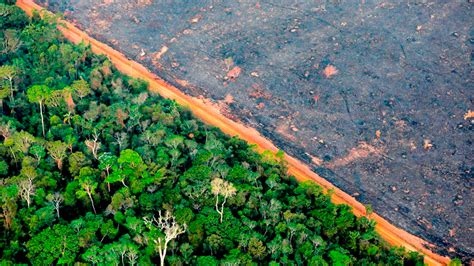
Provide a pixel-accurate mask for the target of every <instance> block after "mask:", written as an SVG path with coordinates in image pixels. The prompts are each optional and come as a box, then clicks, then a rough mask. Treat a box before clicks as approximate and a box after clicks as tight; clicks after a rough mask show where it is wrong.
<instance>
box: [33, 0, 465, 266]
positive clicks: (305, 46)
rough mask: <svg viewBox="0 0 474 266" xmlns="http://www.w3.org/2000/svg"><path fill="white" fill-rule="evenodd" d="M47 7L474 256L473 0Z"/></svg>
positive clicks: (71, 0)
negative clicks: (469, 114)
mask: <svg viewBox="0 0 474 266" xmlns="http://www.w3.org/2000/svg"><path fill="white" fill-rule="evenodd" d="M40 2H41V1H40ZM44 2H48V1H47V0H43V4H45V3H44ZM397 2H404V3H397ZM441 2H443V3H441ZM47 4H49V8H50V9H51V10H53V11H61V12H64V13H65V15H66V18H67V19H69V20H71V21H73V22H74V23H76V24H77V25H78V26H79V27H81V28H83V29H84V30H85V31H87V32H88V33H90V34H91V35H92V36H94V37H96V38H98V39H99V40H101V41H103V42H106V43H108V44H110V45H111V46H113V47H114V48H116V49H118V50H120V51H122V52H123V53H125V54H126V55H127V56H129V57H130V58H132V59H135V60H137V61H139V62H141V63H143V64H145V65H147V66H148V67H149V68H150V69H152V70H153V71H154V72H155V73H157V74H158V75H159V76H161V77H163V78H164V79H165V80H167V81H169V82H170V83H172V84H174V85H176V86H177V87H178V88H180V89H182V90H183V91H184V92H186V93H188V94H191V95H193V96H199V95H202V96H203V97H205V98H210V99H212V100H213V101H215V102H216V103H218V104H219V106H220V107H221V108H222V111H223V112H224V113H226V114H227V115H228V116H230V117H233V118H234V119H236V120H239V121H241V122H243V123H245V124H248V125H250V126H252V127H255V128H257V129H258V130H259V131H260V132H261V133H262V134H263V135H265V136H266V137H268V138H269V139H271V140H272V141H273V142H274V143H275V144H276V145H277V146H278V147H279V148H281V149H283V150H285V151H286V152H288V153H289V154H291V155H293V156H295V157H297V158H299V159H301V160H303V161H305V162H307V163H309V164H310V165H312V166H313V169H314V170H315V171H316V172H317V173H319V174H320V175H321V176H323V177H325V178H326V179H328V180H330V181H331V182H332V183H334V184H335V185H336V186H338V187H340V188H341V189H343V190H344V191H346V192H348V193H350V194H352V195H354V196H355V197H356V198H357V199H358V200H359V201H361V202H363V203H365V204H371V206H372V207H373V209H374V210H375V211H376V212H377V213H379V214H380V215H382V216H384V217H385V218H387V219H388V220H390V221H391V222H392V223H394V224H395V225H397V226H399V227H401V228H404V229H406V230H407V231H409V232H411V233H413V234H415V235H418V236H421V237H423V238H424V239H426V240H428V241H430V242H431V243H434V244H435V245H437V247H436V248H435V250H436V251H437V252H439V253H442V254H445V255H449V256H451V257H453V256H458V257H462V258H463V259H464V260H465V261H468V260H469V258H472V257H473V256H474V245H473V240H472V239H474V237H473V219H472V215H473V209H474V208H473V207H474V204H473V197H472V195H473V194H472V192H473V185H474V175H473V172H474V163H473V162H474V160H473V159H474V153H473V145H472V142H473V140H474V138H473V135H474V134H473V127H474V118H469V117H465V114H466V113H467V112H468V110H474V96H473V92H474V86H473V83H472V78H473V69H472V61H473V58H474V53H473V45H474V37H473V33H474V23H473V18H472V14H473V13H472V9H473V4H472V3H469V1H460V0H459V1H429V0H419V1H386V2H384V1H370V0H369V1H337V0H334V1H304V0H301V1H276V0H263V1H262V0H241V1H209V0H201V1H171V0H102V1H96V0H66V1H65V0H62V1H59V0H54V1H51V0H50V1H49V3H47ZM469 14H471V15H469Z"/></svg>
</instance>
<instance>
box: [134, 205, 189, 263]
mask: <svg viewBox="0 0 474 266" xmlns="http://www.w3.org/2000/svg"><path fill="white" fill-rule="evenodd" d="M143 220H144V221H145V225H146V226H147V227H148V228H149V229H150V230H151V231H152V232H153V231H155V232H154V233H156V231H157V230H158V231H161V233H162V234H164V237H163V236H157V237H156V238H154V239H153V242H154V243H155V244H156V247H157V248H158V254H159V255H160V265H161V266H164V265H165V257H166V251H167V249H168V243H169V242H170V241H171V240H173V239H176V238H177V237H178V236H179V235H180V234H182V233H184V232H186V228H187V225H186V224H183V225H180V224H178V223H177V222H176V219H175V217H174V216H173V215H171V213H170V212H169V211H166V212H165V215H162V214H161V210H160V211H159V212H158V218H156V217H154V216H153V217H152V218H149V217H144V218H143Z"/></svg>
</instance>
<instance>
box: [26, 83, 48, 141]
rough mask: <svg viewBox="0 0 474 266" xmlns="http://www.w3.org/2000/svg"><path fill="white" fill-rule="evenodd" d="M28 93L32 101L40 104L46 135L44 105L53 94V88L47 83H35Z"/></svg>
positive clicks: (44, 134) (42, 125)
mask: <svg viewBox="0 0 474 266" xmlns="http://www.w3.org/2000/svg"><path fill="white" fill-rule="evenodd" d="M26 95H27V97H28V100H29V101H30V102H35V103H38V104H39V108H40V115H41V128H42V129H43V137H45V136H46V133H45V130H44V117H43V105H44V102H45V101H46V100H47V99H48V97H49V96H50V95H51V89H50V88H49V87H48V86H46V85H33V86H31V87H29V88H28V90H27V91H26Z"/></svg>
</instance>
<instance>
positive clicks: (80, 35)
mask: <svg viewBox="0 0 474 266" xmlns="http://www.w3.org/2000/svg"><path fill="white" fill-rule="evenodd" d="M16 5H17V6H18V7H20V8H21V9H23V10H24V11H25V12H26V13H27V14H28V15H30V16H31V15H32V14H33V12H34V11H35V10H36V11H40V10H44V9H43V8H42V7H41V6H39V5H37V4H36V3H34V2H33V1H32V0H18V1H17V3H16ZM44 12H49V11H44ZM59 24H60V25H59V26H58V29H59V30H60V31H61V32H62V34H63V35H64V36H65V37H66V39H68V40H69V41H71V42H72V43H75V44H78V43H81V42H84V43H86V44H89V45H90V46H91V49H92V51H93V52H94V53H97V54H104V55H106V56H107V57H108V58H109V60H110V61H111V62H112V63H113V64H114V65H115V67H117V69H118V70H119V71H121V72H122V73H124V74H127V75H130V76H131V77H134V78H140V79H143V80H145V81H146V82H148V84H149V87H148V89H149V90H150V91H151V92H153V93H157V94H160V95H161V96H163V97H165V98H169V99H172V100H175V101H176V102H177V103H178V104H180V105H183V106H186V107H188V108H189V109H190V110H191V111H192V113H193V114H194V115H195V116H196V117H197V118H199V119H201V120H202V121H203V122H205V123H207V124H210V125H213V126H215V127H218V128H219V129H221V130H222V131H223V132H224V133H226V134H229V135H231V136H238V137H240V138H242V139H243V140H245V141H247V142H249V143H251V144H255V145H257V150H258V151H259V152H262V151H265V150H269V151H271V152H273V153H276V152H278V151H279V149H278V148H277V147H276V146H275V145H274V144H273V143H272V142H271V141H270V140H268V139H266V138H264V137H263V136H262V135H261V134H260V133H259V132H258V131H257V130H256V129H254V128H250V127H247V126H244V125H242V124H239V123H237V122H235V121H232V120H230V119H229V118H227V117H225V116H224V115H222V114H221V113H220V112H219V110H217V109H216V108H214V107H213V106H209V105H206V104H205V103H204V102H203V101H202V100H200V99H197V98H194V97H191V96H189V95H186V94H184V93H183V92H181V91H180V90H179V89H177V88H175V87H174V86H172V85H170V84H168V83H167V82H165V81H164V80H162V79H161V78H159V77H158V76H156V75H155V74H153V73H151V72H150V71H149V70H148V69H147V68H145V67H144V66H143V65H141V64H139V63H137V62H135V61H133V60H130V59H128V58H127V57H126V56H125V55H123V54H122V53H120V52H118V51H116V50H114V49H113V48H111V47H110V46H108V45H106V44H104V43H102V42H99V41H98V40H96V39H94V38H92V37H90V36H89V35H87V34H86V33H85V32H83V31H81V30H80V29H78V28H77V27H76V26H74V25H73V24H71V23H69V22H67V21H65V20H61V21H60V23H59ZM284 159H285V160H286V161H287V163H288V172H289V174H290V175H293V176H295V177H296V179H297V180H299V181H304V180H312V181H313V182H316V183H317V184H318V185H320V186H321V187H322V188H323V189H324V190H325V191H326V192H327V191H328V190H330V191H332V195H331V201H332V202H334V203H336V204H347V205H349V206H351V207H352V211H353V213H354V214H355V215H356V216H367V217H368V218H370V219H373V220H375V222H376V223H377V224H376V226H375V229H376V231H377V232H378V233H379V234H380V236H381V237H382V238H383V239H384V240H386V241H387V242H388V243H390V244H391V245H394V246H402V247H404V248H406V249H407V250H409V251H418V252H420V253H422V254H423V255H424V262H425V263H426V264H427V265H448V264H449V262H450V258H449V257H446V256H441V255H439V254H436V253H434V252H433V251H431V250H430V249H429V248H427V247H429V246H433V245H432V244H430V243H428V242H427V241H425V240H423V239H421V238H419V237H417V236H414V235H412V234H410V233H408V232H406V231H404V230H402V229H400V228H398V227H396V226H394V225H393V224H391V223H389V222H388V221H387V220H385V219H384V218H382V217H381V216H379V215H378V214H376V213H370V214H368V213H367V210H366V207H365V206H364V205H363V204H362V203H360V202H358V201H357V200H356V199H355V198H354V197H352V196H350V195H349V194H347V193H345V192H344V191H342V190H340V189H339V188H337V187H336V186H334V185H333V184H332V183H330V182H329V181H327V180H326V179H324V178H322V177H320V176H319V175H317V174H316V173H314V172H313V171H312V170H311V169H310V167H309V166H307V165H306V164H304V163H302V162H301V161H299V160H298V159H296V158H294V157H292V156H289V155H288V154H286V153H284Z"/></svg>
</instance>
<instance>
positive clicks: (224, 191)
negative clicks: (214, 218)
mask: <svg viewBox="0 0 474 266" xmlns="http://www.w3.org/2000/svg"><path fill="white" fill-rule="evenodd" d="M211 188H212V194H214V195H215V196H216V211H217V212H218V213H219V214H220V215H221V219H220V222H221V223H222V217H223V216H224V205H225V203H226V201H227V198H229V197H232V196H234V195H235V193H236V192H237V189H235V187H234V185H232V183H229V182H227V181H225V180H223V179H220V178H214V180H212V182H211ZM219 195H221V196H223V197H224V200H223V201H222V203H221V204H220V206H219Z"/></svg>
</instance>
